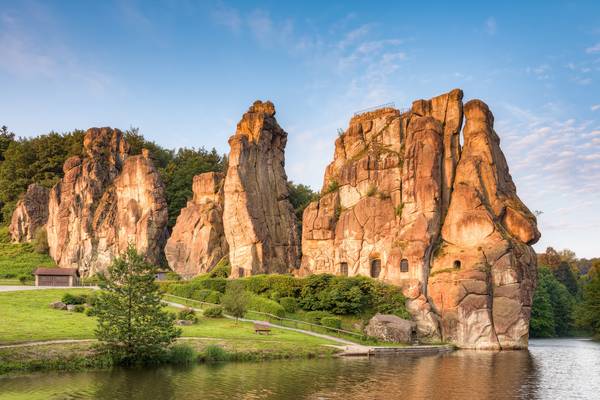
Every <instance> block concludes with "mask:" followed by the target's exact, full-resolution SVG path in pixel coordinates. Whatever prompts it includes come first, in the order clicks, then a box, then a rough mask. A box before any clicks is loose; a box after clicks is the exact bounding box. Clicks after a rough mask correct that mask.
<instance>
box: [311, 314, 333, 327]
mask: <svg viewBox="0 0 600 400" xmlns="http://www.w3.org/2000/svg"><path fill="white" fill-rule="evenodd" d="M327 317H332V315H331V314H330V313H328V312H327V311H309V312H307V313H306V314H304V320H305V321H307V322H310V323H311V324H317V325H321V320H322V319H323V318H327Z"/></svg>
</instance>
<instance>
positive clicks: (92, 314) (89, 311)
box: [85, 307, 96, 317]
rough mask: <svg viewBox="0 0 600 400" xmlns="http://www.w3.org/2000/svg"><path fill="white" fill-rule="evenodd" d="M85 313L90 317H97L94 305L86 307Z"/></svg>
mask: <svg viewBox="0 0 600 400" xmlns="http://www.w3.org/2000/svg"><path fill="white" fill-rule="evenodd" d="M85 315H87V316H88V317H95V316H96V310H95V309H94V307H88V308H86V309H85Z"/></svg>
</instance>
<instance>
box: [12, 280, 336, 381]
mask: <svg viewBox="0 0 600 400" xmlns="http://www.w3.org/2000/svg"><path fill="white" fill-rule="evenodd" d="M86 290H87V291H89V289H50V290H33V291H20V292H5V293H0V316H1V318H2V323H0V344H9V343H18V342H24V341H38V340H39V341H41V340H55V339H88V338H93V337H94V328H95V325H96V322H95V319H94V318H91V317H88V316H86V315H84V314H81V313H74V312H67V311H61V310H53V309H51V308H49V307H48V304H49V303H51V302H53V301H56V300H59V299H60V298H61V297H62V295H63V294H64V293H66V292H69V293H73V294H75V293H83V292H85V291H86ZM171 311H173V312H174V311H175V310H171ZM182 336H184V338H182V339H180V341H182V342H185V343H187V344H189V345H190V346H192V347H193V348H194V349H195V350H196V351H197V352H198V353H200V354H201V353H202V352H203V351H204V349H205V348H206V346H208V345H219V346H221V347H223V348H224V349H226V350H227V351H228V353H229V354H230V356H231V357H232V359H233V360H261V359H277V358H305V357H314V356H329V355H331V354H333V353H335V352H336V350H335V349H334V348H332V347H327V346H324V345H326V344H336V343H334V342H330V341H328V340H324V339H320V338H316V337H313V336H308V335H304V334H300V333H296V332H291V331H286V330H281V329H273V330H272V333H271V334H270V335H257V334H255V333H254V330H253V326H252V324H249V323H242V322H240V323H237V324H236V323H235V321H232V320H229V319H224V318H218V319H212V318H203V317H200V318H199V322H198V323H197V324H196V325H193V326H185V327H183V335H182ZM93 346H94V343H68V344H52V345H42V346H30V347H17V348H8V349H0V374H2V373H7V372H15V371H33V370H52V369H56V370H80V369H86V368H102V367H103V364H102V360H101V359H98V358H97V357H94V356H93V355H94V351H93Z"/></svg>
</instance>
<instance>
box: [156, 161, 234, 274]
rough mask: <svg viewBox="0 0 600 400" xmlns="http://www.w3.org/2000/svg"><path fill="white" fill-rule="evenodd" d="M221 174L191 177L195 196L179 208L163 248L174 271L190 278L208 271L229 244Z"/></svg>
mask: <svg viewBox="0 0 600 400" xmlns="http://www.w3.org/2000/svg"><path fill="white" fill-rule="evenodd" d="M223 179H224V177H223V174H220V173H217V172H206V173H204V174H200V175H196V176H195V177H194V183H193V192H194V197H193V198H192V200H190V201H188V203H187V206H186V207H185V208H184V209H182V210H181V213H180V214H179V217H177V222H176V223H175V226H174V227H173V232H172V233H171V237H170V238H169V240H168V241H167V245H166V247H165V256H166V258H167V261H168V262H169V266H170V267H171V268H172V269H173V271H175V272H177V273H178V274H179V275H181V276H184V277H192V276H195V275H198V274H201V273H205V272H208V271H210V270H211V269H212V268H213V267H214V266H215V265H216V264H217V263H218V262H219V260H221V258H223V257H226V256H227V255H228V252H229V246H228V244H227V241H226V240H225V232H224V229H223Z"/></svg>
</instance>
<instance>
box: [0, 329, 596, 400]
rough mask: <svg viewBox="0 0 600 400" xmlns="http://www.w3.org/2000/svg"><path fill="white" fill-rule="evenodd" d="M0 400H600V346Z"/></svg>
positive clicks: (44, 380)
mask: <svg viewBox="0 0 600 400" xmlns="http://www.w3.org/2000/svg"><path fill="white" fill-rule="evenodd" d="M0 399H2V400H5V399H28V400H32V399H102V400H109V399H110V400H118V399H127V400H138V399H139V400H151V399H203V400H210V399H246V400H250V399H282V400H283V399H285V400H288V399H344V400H354V399H356V400H358V399H361V400H362V399H444V400H453V399H461V400H470V399H600V344H599V343H595V342H592V341H589V340H577V339H555V340H554V339H552V340H532V341H531V343H530V348H529V350H528V351H506V352H498V353H494V352H475V351H456V352H454V353H451V354H446V355H436V356H418V357H417V356H402V357H385V358H384V357H378V358H370V359H368V358H334V359H324V360H306V361H273V362H263V363H223V364H216V365H214V364H213V365H198V366H193V367H186V368H172V367H169V368H156V369H145V370H121V369H119V370H114V371H108V372H83V373H45V374H35V375H29V376H21V377H4V378H0Z"/></svg>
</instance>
